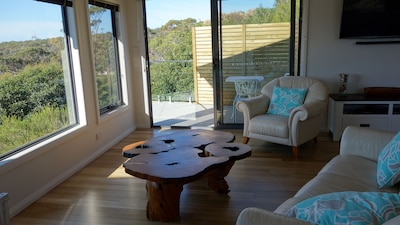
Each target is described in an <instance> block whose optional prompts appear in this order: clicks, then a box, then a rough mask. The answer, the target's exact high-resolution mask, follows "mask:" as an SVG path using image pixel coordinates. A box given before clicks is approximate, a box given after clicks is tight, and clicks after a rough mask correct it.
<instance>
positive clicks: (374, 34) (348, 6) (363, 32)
mask: <svg viewBox="0 0 400 225" xmlns="http://www.w3.org/2000/svg"><path fill="white" fill-rule="evenodd" d="M399 37H400V0H343V11H342V21H341V26H340V38H349V39H374V38H399Z"/></svg>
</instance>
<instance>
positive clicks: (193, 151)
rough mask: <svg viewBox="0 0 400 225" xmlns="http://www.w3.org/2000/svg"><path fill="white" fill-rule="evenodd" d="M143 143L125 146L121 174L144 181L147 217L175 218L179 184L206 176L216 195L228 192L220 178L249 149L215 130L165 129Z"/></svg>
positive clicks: (223, 176)
mask: <svg viewBox="0 0 400 225" xmlns="http://www.w3.org/2000/svg"><path fill="white" fill-rule="evenodd" d="M160 133H161V135H158V136H155V137H153V138H151V139H150V140H147V141H141V142H136V143H133V144H130V145H127V146H125V147H124V148H123V149H122V151H123V155H124V156H125V157H128V158H131V159H129V160H128V161H127V162H125V163H124V165H123V166H124V167H125V172H126V173H128V174H130V175H132V176H135V177H138V178H142V179H146V180H147V183H146V190H147V193H148V202H147V209H146V211H147V218H149V219H150V220H155V221H163V222H168V221H173V220H176V219H177V218H179V201H180V195H181V192H182V190H183V185H184V184H187V183H190V182H193V181H195V180H197V179H199V178H202V177H206V178H207V179H208V186H209V187H210V188H211V189H212V190H214V191H215V192H217V193H223V194H226V193H228V192H229V185H228V184H227V182H226V180H225V179H224V178H225V177H226V176H227V175H228V173H229V171H230V169H231V168H232V166H233V164H234V162H235V161H236V160H240V159H243V158H246V157H248V156H250V155H251V149H250V146H248V145H245V144H241V143H233V141H234V140H235V136H234V135H233V134H232V133H229V132H223V131H216V130H201V129H196V130H168V131H162V132H160Z"/></svg>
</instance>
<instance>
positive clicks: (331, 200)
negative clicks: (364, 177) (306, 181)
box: [287, 191, 400, 225]
mask: <svg viewBox="0 0 400 225" xmlns="http://www.w3.org/2000/svg"><path fill="white" fill-rule="evenodd" d="M399 214H400V195H398V194H396V193H387V192H353V191H349V192H335V193H329V194H323V195H319V196H316V197H313V198H310V199H307V200H305V201H302V202H300V203H299V204H297V205H295V206H293V207H292V208H291V209H290V210H289V212H288V213H287V215H288V216H291V217H296V218H297V219H300V220H305V221H308V222H311V223H315V224H318V225H338V224H340V225H375V224H376V225H378V224H382V223H384V222H385V221H387V220H390V219H392V218H394V217H396V216H397V215H399Z"/></svg>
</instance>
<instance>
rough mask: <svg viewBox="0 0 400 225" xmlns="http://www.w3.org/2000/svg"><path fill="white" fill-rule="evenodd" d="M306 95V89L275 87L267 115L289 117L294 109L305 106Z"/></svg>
mask: <svg viewBox="0 0 400 225" xmlns="http://www.w3.org/2000/svg"><path fill="white" fill-rule="evenodd" d="M306 94H307V89H306V88H284V87H278V86H274V89H273V92H272V97H271V101H270V103H269V107H268V111H267V113H269V114H276V115H282V116H289V115H290V112H292V110H293V109H294V108H296V107H297V106H300V105H302V104H303V102H304V98H305V97H306Z"/></svg>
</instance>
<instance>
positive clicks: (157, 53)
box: [143, 0, 300, 127]
mask: <svg viewBox="0 0 400 225" xmlns="http://www.w3.org/2000/svg"><path fill="white" fill-rule="evenodd" d="M293 1H296V2H293V3H291V1H290V0H246V1H243V0H210V1H205V0H192V1H187V0H171V1H164V0H143V3H144V6H145V7H144V9H145V10H144V12H145V18H146V20H145V23H146V27H147V30H146V34H147V50H148V65H149V77H150V79H149V80H150V81H151V87H150V89H151V94H150V95H151V99H152V102H151V109H152V118H153V125H154V126H170V127H195V126H206V127H223V126H228V127H234V126H237V125H241V124H242V123H243V118H242V115H241V113H240V112H238V111H236V110H235V104H236V102H237V101H238V100H240V99H242V98H247V97H251V96H255V95H257V94H259V91H260V88H261V87H262V86H263V85H264V84H265V83H267V82H268V81H270V80H271V79H273V78H275V77H279V76H283V75H285V74H296V68H297V66H296V63H297V61H296V59H297V57H296V52H297V50H298V48H297V46H298V45H297V43H298V42H296V41H295V40H297V38H296V37H295V35H293V34H298V26H294V25H296V22H295V21H297V20H294V19H291V18H295V17H298V15H299V14H298V12H299V7H298V6H297V7H295V6H296V5H300V4H299V3H298V2H299V1H300V0H293ZM193 9H195V10H193ZM293 9H295V11H293ZM295 15H296V16H295Z"/></svg>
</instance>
